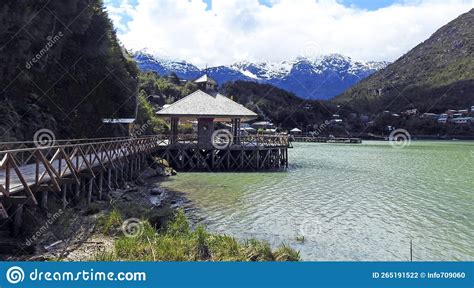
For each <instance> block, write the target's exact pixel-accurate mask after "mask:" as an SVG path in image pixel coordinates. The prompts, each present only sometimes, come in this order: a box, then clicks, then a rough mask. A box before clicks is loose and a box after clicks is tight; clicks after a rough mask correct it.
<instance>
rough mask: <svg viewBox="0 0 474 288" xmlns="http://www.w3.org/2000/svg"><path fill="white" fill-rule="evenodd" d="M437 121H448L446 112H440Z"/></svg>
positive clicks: (444, 122)
mask: <svg viewBox="0 0 474 288" xmlns="http://www.w3.org/2000/svg"><path fill="white" fill-rule="evenodd" d="M438 123H440V124H446V123H448V114H441V115H440V116H439V118H438Z"/></svg>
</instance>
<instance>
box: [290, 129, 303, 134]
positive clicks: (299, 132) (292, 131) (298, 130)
mask: <svg viewBox="0 0 474 288" xmlns="http://www.w3.org/2000/svg"><path fill="white" fill-rule="evenodd" d="M301 132H303V131H301V129H298V128H293V129H291V130H290V134H291V135H299V134H301Z"/></svg>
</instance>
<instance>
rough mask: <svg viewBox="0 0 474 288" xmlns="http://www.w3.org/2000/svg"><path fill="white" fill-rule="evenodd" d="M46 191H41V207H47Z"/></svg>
mask: <svg viewBox="0 0 474 288" xmlns="http://www.w3.org/2000/svg"><path fill="white" fill-rule="evenodd" d="M48 193H49V191H47V190H46V191H43V192H41V208H43V209H48Z"/></svg>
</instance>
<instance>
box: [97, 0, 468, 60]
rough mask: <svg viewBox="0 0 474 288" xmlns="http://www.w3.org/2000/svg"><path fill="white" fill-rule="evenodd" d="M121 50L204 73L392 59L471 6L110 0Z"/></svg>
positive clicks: (450, 1)
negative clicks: (336, 57)
mask: <svg viewBox="0 0 474 288" xmlns="http://www.w3.org/2000/svg"><path fill="white" fill-rule="evenodd" d="M104 3H105V6H106V9H107V11H108V13H109V17H110V18H111V19H112V21H113V23H114V25H115V28H116V29H117V33H118V37H119V39H120V41H121V42H122V43H123V45H124V46H125V47H126V48H128V49H131V50H140V49H146V50H147V51H148V52H150V53H152V54H154V55H155V56H158V57H165V58H170V59H175V60H185V61H188V62H191V63H193V64H195V65H198V66H199V67H204V66H205V65H208V66H218V65H228V64H232V63H235V62H241V61H250V62H268V61H269V62H281V61H285V60H290V61H291V60H293V59H295V58H296V57H300V56H301V57H309V58H314V57H319V56H321V55H327V54H333V53H337V54H342V55H345V56H348V57H351V58H353V59H354V60H358V61H390V62H391V61H394V60H396V59H397V58H399V57H400V56H402V55H403V54H404V53H406V52H408V51H409V50H410V49H411V48H413V47H415V46H416V45H417V44H419V43H421V42H422V41H424V40H426V39H427V38H428V37H429V36H430V35H431V34H433V33H434V32H435V31H436V30H437V29H438V28H440V27H441V26H443V25H444V24H446V23H448V22H449V21H451V20H453V19H454V18H456V17H457V16H459V15H460V14H462V13H465V12H467V11H469V10H470V9H472V8H474V0H444V1H443V0H374V1H370V0H105V1H104Z"/></svg>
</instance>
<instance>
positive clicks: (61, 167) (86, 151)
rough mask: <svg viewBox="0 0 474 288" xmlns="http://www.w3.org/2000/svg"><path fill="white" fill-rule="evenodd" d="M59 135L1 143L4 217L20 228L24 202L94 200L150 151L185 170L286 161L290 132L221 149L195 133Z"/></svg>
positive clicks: (132, 173) (136, 168) (128, 177)
mask: <svg viewBox="0 0 474 288" xmlns="http://www.w3.org/2000/svg"><path fill="white" fill-rule="evenodd" d="M177 136H178V137H177V138H173V139H171V136H170V135H153V136H148V137H140V138H98V139H75V140H59V141H56V142H55V143H54V145H52V146H50V147H36V146H35V145H34V144H35V143H33V142H9V143H0V219H2V218H3V219H8V220H12V224H13V225H12V232H13V235H16V234H17V233H19V229H20V227H21V222H22V220H21V219H22V216H21V215H22V211H23V206H24V205H40V206H41V207H42V208H44V209H47V208H48V194H53V196H56V198H57V199H58V200H59V201H60V202H62V207H63V208H66V207H67V206H68V205H69V204H70V203H72V204H80V203H83V201H84V200H85V202H86V204H90V203H91V202H92V201H93V200H94V199H99V200H102V199H104V196H105V195H104V194H103V192H106V193H108V192H109V191H111V190H112V189H114V188H118V187H122V186H123V185H124V183H125V181H132V180H134V179H135V178H136V177H138V176H139V173H140V171H141V170H142V168H143V167H144V166H146V164H147V162H148V159H149V158H150V156H151V155H156V156H160V157H162V158H165V159H167V160H168V162H169V163H170V165H171V166H172V167H173V168H175V169H177V170H181V171H239V170H253V171H256V170H261V169H273V168H280V167H287V165H288V151H287V149H288V148H289V147H290V146H291V144H290V143H289V141H288V137H287V136H259V135H254V136H245V137H239V138H236V139H233V140H232V143H229V144H230V145H228V146H226V147H225V148H222V149H218V148H215V147H207V146H206V147H204V146H202V145H201V144H200V143H199V141H198V140H197V138H196V137H194V136H193V135H177Z"/></svg>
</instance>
